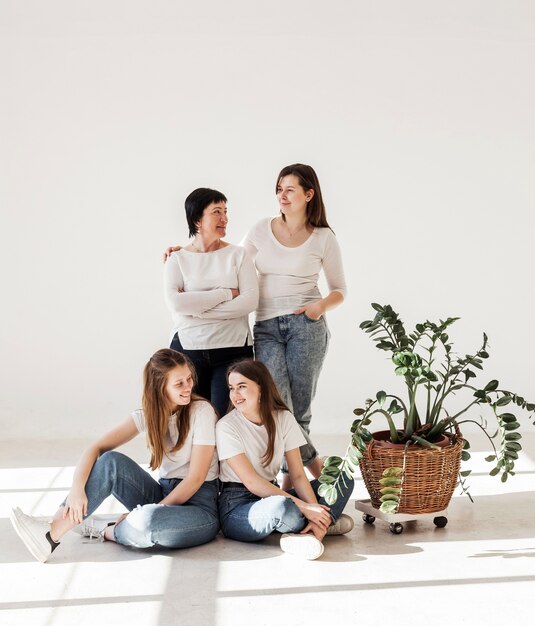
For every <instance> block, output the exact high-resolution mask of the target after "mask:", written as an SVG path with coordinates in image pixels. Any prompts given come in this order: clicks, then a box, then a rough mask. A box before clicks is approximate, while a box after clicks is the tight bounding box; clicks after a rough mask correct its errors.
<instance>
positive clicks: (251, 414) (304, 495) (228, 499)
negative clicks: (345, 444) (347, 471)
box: [216, 360, 353, 559]
mask: <svg viewBox="0 0 535 626" xmlns="http://www.w3.org/2000/svg"><path fill="white" fill-rule="evenodd" d="M228 384H229V389H230V400H231V402H232V404H233V405H234V407H235V408H234V410H233V411H231V412H230V413H229V414H228V415H226V416H225V417H223V418H222V419H220V420H219V421H218V423H217V426H216V441H217V450H218V456H219V459H220V480H221V494H220V496H219V516H220V520H221V529H222V531H223V534H224V535H225V537H229V538H230V539H235V540H237V541H258V540H260V539H264V538H265V537H267V536H268V535H270V534H271V533H272V532H274V531H277V532H279V533H282V537H281V542H280V545H281V548H282V550H284V551H285V552H289V553H292V554H297V555H300V556H302V557H304V558H306V559H317V558H318V557H319V556H321V555H322V553H323V543H322V541H323V538H324V536H325V535H326V534H344V533H346V532H349V531H350V530H351V529H352V528H353V520H352V519H351V518H350V517H349V516H348V515H343V516H342V511H343V509H344V507H345V505H346V503H347V501H348V499H349V497H350V496H351V493H352V491H353V480H347V481H346V482H347V484H346V485H344V486H343V492H342V493H341V494H340V497H339V498H338V500H337V502H336V504H335V505H333V506H332V507H328V506H327V505H326V504H325V501H324V500H323V499H322V498H319V499H318V498H317V492H318V488H319V485H320V483H319V481H318V480H314V481H312V483H311V482H309V480H308V478H307V476H306V474H305V471H304V468H303V462H302V460H301V455H300V452H299V447H300V446H301V445H303V443H304V441H305V438H304V436H303V433H302V432H301V429H300V428H299V425H298V424H297V422H296V420H295V418H294V416H293V415H292V414H291V413H290V412H289V411H288V409H287V407H286V405H285V404H284V402H283V401H282V399H281V397H280V394H279V392H278V391H277V387H276V385H275V383H274V382H273V378H272V377H271V374H270V373H269V371H268V369H267V368H266V366H265V365H264V364H263V363H261V362H260V361H253V360H244V361H239V362H238V363H235V364H234V365H232V366H231V367H230V368H229V371H228ZM283 457H285V458H286V463H287V465H288V471H289V474H290V478H291V480H292V484H293V486H294V488H293V489H292V490H289V491H283V490H282V489H280V488H279V487H278V485H277V482H276V476H277V473H278V471H279V468H280V466H281V462H282V460H283Z"/></svg>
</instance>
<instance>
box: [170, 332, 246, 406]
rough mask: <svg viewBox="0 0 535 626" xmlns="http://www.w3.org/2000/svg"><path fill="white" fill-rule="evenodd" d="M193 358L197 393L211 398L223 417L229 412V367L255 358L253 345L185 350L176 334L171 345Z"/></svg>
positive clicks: (173, 348) (172, 347)
mask: <svg viewBox="0 0 535 626" xmlns="http://www.w3.org/2000/svg"><path fill="white" fill-rule="evenodd" d="M169 347H170V348H171V349H172V350H176V351H177V352H182V354H185V355H186V356H187V357H189V358H190V359H191V361H192V362H193V365H194V366H195V371H196V372H197V385H196V386H195V389H194V391H195V393H198V394H199V395H200V396H202V397H203V398H206V399H207V400H210V402H211V403H212V404H213V405H214V407H215V408H216V410H217V412H218V413H219V415H220V416H221V417H223V415H226V413H228V409H229V397H228V384H227V369H228V367H229V365H232V363H235V362H236V361H240V360H241V359H252V358H253V347H252V346H241V347H236V348H213V349H211V350H185V349H184V348H183V347H182V344H181V343H180V340H179V338H178V334H175V336H174V337H173V341H172V342H171V345H170V346H169Z"/></svg>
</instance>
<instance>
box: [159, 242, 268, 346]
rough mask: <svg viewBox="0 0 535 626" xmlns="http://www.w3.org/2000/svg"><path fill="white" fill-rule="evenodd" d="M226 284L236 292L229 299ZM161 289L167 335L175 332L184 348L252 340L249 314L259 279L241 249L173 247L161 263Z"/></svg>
mask: <svg viewBox="0 0 535 626" xmlns="http://www.w3.org/2000/svg"><path fill="white" fill-rule="evenodd" d="M179 289H181V290H182V289H183V290H184V292H183V293H181V292H179ZM231 289H239V290H240V295H239V296H238V297H236V298H234V299H233V298H232V292H231ZM164 294H165V301H166V304H167V306H168V308H169V309H170V311H171V313H172V315H173V330H172V333H171V338H172V337H173V336H174V334H175V333H178V338H179V339H180V343H181V344H182V346H183V347H184V348H185V349H186V350H209V349H212V348H231V347H238V346H244V345H246V344H247V345H251V344H252V338H251V332H250V329H249V317H248V316H249V313H250V312H251V311H254V310H255V309H256V306H257V304H258V279H257V276H256V272H255V268H254V265H253V263H252V261H251V260H250V258H249V257H248V255H247V254H246V253H245V250H244V249H243V248H241V247H239V246H233V245H228V246H225V247H224V248H220V249H219V250H215V251H214V252H190V251H189V250H184V249H182V250H179V251H178V252H173V254H171V256H170V257H169V258H168V259H167V262H166V263H165V266H164Z"/></svg>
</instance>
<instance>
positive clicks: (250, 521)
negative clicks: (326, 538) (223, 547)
mask: <svg viewBox="0 0 535 626" xmlns="http://www.w3.org/2000/svg"><path fill="white" fill-rule="evenodd" d="M235 502H236V500H235V495H233V496H231V497H230V498H229V499H226V498H225V492H223V493H222V494H221V496H220V503H219V507H220V508H219V511H220V516H221V528H222V530H223V534H224V535H225V537H228V538H229V539H235V540H236V541H259V540H260V539H264V538H265V537H267V536H269V535H271V533H272V532H274V531H277V532H279V533H297V532H299V531H301V530H303V528H304V527H305V525H306V519H305V518H304V516H303V515H302V513H301V511H300V510H299V508H298V507H297V505H296V504H295V503H294V502H293V500H291V499H290V498H287V497H286V496H269V497H267V498H261V499H256V500H254V501H253V500H251V499H250V497H248V496H247V495H246V496H245V497H244V498H243V501H242V502H241V503H240V504H235ZM229 506H230V507H232V508H231V509H230V510H228V508H229Z"/></svg>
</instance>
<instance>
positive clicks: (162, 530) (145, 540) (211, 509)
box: [85, 451, 219, 548]
mask: <svg viewBox="0 0 535 626" xmlns="http://www.w3.org/2000/svg"><path fill="white" fill-rule="evenodd" d="M179 482H180V479H179V478H173V479H169V480H168V479H164V478H162V479H160V482H159V483H158V482H156V481H155V480H154V479H153V478H152V476H150V474H149V473H148V472H146V471H145V470H143V469H142V468H141V467H139V465H138V464H137V463H136V462H135V461H133V460H132V459H131V458H129V457H127V456H126V455H124V454H121V453H120V452H116V451H111V452H105V453H104V454H103V455H102V456H100V457H99V458H98V459H97V461H96V462H95V464H94V465H93V469H92V470H91V473H90V474H89V478H88V479H87V482H86V485H85V493H86V496H87V500H88V504H87V513H88V516H89V515H91V514H92V513H93V512H94V511H95V510H96V509H97V508H98V507H99V506H100V504H102V502H103V501H104V500H105V499H106V498H107V497H108V496H110V495H113V496H115V497H116V498H117V500H119V502H120V503H121V504H123V505H124V506H125V507H126V508H127V509H128V510H129V511H131V513H129V515H128V517H126V519H124V520H123V521H122V522H121V523H120V524H117V526H115V528H114V534H115V540H116V541H117V543H121V544H123V545H125V546H132V547H134V548H150V547H152V546H161V547H164V548H190V547H192V546H198V545H201V544H203V543H207V542H208V541H211V540H212V539H213V538H214V537H215V536H216V535H217V533H218V532H219V518H218V515H217V492H218V483H219V481H218V480H217V479H215V480H211V481H206V482H204V483H203V484H202V485H201V487H200V488H199V490H198V491H197V492H196V493H194V494H193V496H192V497H191V498H190V499H189V500H188V501H187V502H186V503H185V504H180V505H168V504H158V502H160V500H162V499H163V498H165V496H167V495H168V494H169V493H170V492H171V491H172V490H173V489H174V488H175V487H176V485H178V483H179Z"/></svg>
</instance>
